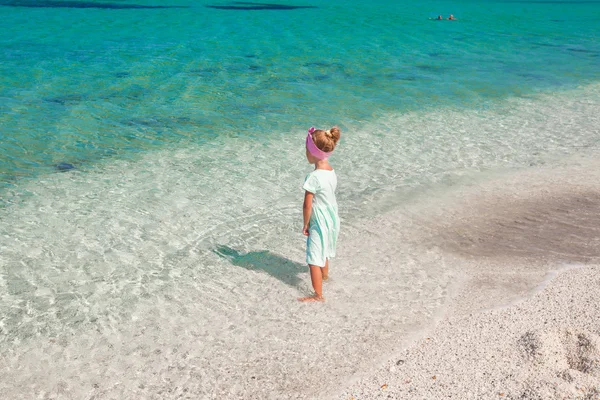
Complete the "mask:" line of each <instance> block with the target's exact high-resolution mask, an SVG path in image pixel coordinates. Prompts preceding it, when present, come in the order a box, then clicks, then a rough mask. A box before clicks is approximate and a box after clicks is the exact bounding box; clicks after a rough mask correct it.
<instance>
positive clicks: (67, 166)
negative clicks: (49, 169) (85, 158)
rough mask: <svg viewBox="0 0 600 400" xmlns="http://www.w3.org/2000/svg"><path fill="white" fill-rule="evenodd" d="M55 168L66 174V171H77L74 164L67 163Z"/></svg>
mask: <svg viewBox="0 0 600 400" xmlns="http://www.w3.org/2000/svg"><path fill="white" fill-rule="evenodd" d="M54 168H56V169H57V170H59V171H60V172H66V171H70V170H72V169H75V166H74V165H73V164H69V163H66V162H61V163H58V164H56V165H55V166H54Z"/></svg>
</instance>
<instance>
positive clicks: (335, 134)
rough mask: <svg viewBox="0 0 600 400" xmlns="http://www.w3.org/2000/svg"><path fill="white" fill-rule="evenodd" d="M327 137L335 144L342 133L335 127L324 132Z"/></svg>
mask: <svg viewBox="0 0 600 400" xmlns="http://www.w3.org/2000/svg"><path fill="white" fill-rule="evenodd" d="M326 132H327V136H329V137H330V138H331V139H333V142H334V143H336V144H337V142H338V140H340V136H341V135H342V131H341V130H340V128H338V127H337V126H334V127H333V128H331V129H329V130H327V131H326Z"/></svg>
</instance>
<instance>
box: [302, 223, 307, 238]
mask: <svg viewBox="0 0 600 400" xmlns="http://www.w3.org/2000/svg"><path fill="white" fill-rule="evenodd" d="M302 233H303V234H304V236H308V225H304V228H302Z"/></svg>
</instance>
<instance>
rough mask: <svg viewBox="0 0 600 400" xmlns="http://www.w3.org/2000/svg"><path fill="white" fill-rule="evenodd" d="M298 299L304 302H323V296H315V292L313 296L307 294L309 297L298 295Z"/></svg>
mask: <svg viewBox="0 0 600 400" xmlns="http://www.w3.org/2000/svg"><path fill="white" fill-rule="evenodd" d="M298 301H301V302H303V303H306V302H313V301H317V302H321V303H322V302H324V301H325V297H323V296H317V295H316V294H315V295H314V296H309V297H300V298H299V299H298Z"/></svg>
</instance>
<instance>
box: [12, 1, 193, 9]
mask: <svg viewBox="0 0 600 400" xmlns="http://www.w3.org/2000/svg"><path fill="white" fill-rule="evenodd" d="M0 6H5V7H28V8H102V9H109V10H125V9H156V8H189V7H187V6H144V5H140V4H115V3H93V2H88V1H60V0H14V1H2V0H0Z"/></svg>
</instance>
